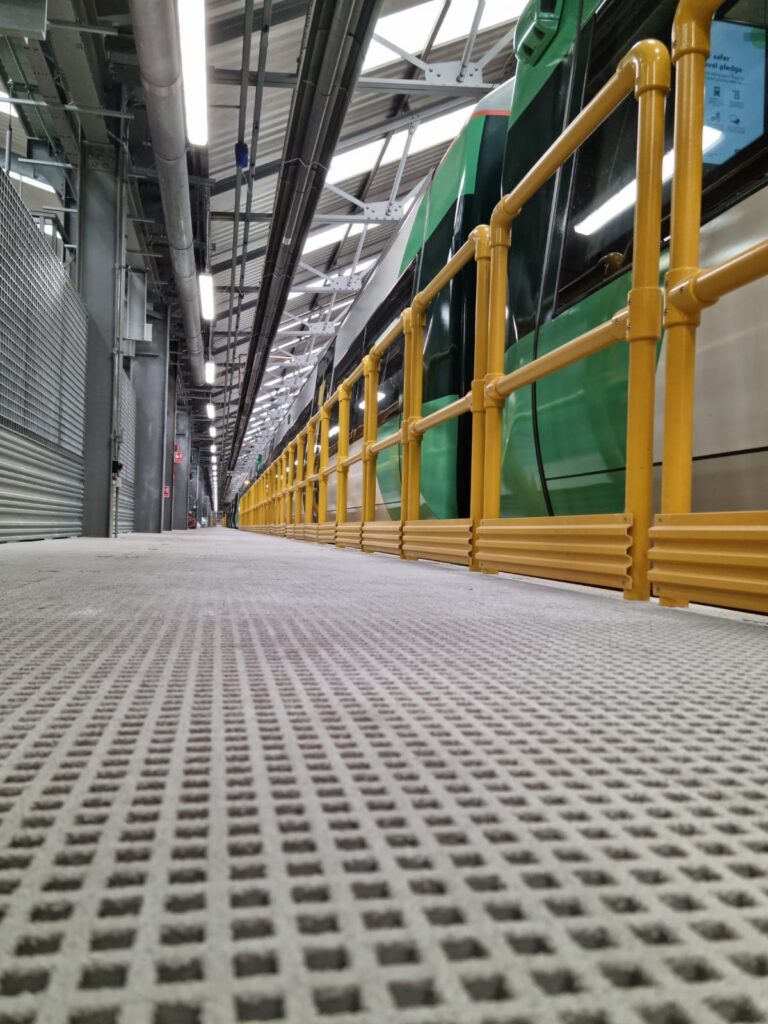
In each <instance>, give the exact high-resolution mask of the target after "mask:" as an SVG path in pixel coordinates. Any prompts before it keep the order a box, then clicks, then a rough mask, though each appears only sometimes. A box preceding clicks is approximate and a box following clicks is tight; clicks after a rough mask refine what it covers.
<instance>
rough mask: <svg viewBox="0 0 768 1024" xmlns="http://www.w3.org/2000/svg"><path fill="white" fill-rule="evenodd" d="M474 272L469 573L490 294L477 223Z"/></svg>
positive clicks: (479, 483) (477, 516) (484, 244)
mask: <svg viewBox="0 0 768 1024" xmlns="http://www.w3.org/2000/svg"><path fill="white" fill-rule="evenodd" d="M474 236H475V270H476V275H477V285H476V289H475V292H476V295H475V353H474V365H473V370H472V391H471V395H472V463H471V477H470V490H469V515H470V518H471V520H472V556H471V559H470V562H469V568H470V571H471V572H477V571H478V569H479V565H478V562H477V531H478V529H479V527H480V520H481V519H482V518H483V474H484V471H485V465H484V463H485V375H486V372H487V369H488V313H489V309H488V303H489V298H490V291H491V247H490V230H489V228H488V226H487V225H486V224H480V225H479V226H478V227H476V228H475V230H474Z"/></svg>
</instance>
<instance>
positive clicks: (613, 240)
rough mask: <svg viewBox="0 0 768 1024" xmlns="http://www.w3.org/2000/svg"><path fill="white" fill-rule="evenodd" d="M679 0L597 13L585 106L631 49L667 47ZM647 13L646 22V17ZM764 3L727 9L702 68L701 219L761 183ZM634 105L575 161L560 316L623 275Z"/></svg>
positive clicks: (767, 141)
mask: <svg viewBox="0 0 768 1024" xmlns="http://www.w3.org/2000/svg"><path fill="white" fill-rule="evenodd" d="M676 6H677V2H676V0H669V2H666V0H665V2H662V3H659V4H650V5H649V4H640V5H632V6H631V7H630V9H629V10H628V9H627V8H628V5H625V4H622V3H619V2H613V3H610V4H606V5H605V6H604V7H603V8H601V10H600V11H599V12H598V15H597V20H596V24H595V33H594V39H593V48H592V54H591V57H590V65H589V70H588V73H587V86H586V93H585V102H587V101H589V100H590V99H591V98H592V97H593V96H594V95H595V93H596V92H597V91H598V90H599V89H600V88H601V87H602V85H603V84H604V83H605V81H606V79H607V77H608V75H609V73H610V70H609V69H611V68H613V67H615V66H616V64H617V62H618V60H619V59H620V58H621V56H622V54H623V53H624V52H625V51H626V50H627V48H628V47H629V45H630V43H631V42H632V40H634V39H640V38H643V37H646V38H647V37H654V38H657V39H663V40H667V41H668V40H669V39H670V37H671V30H672V19H673V17H674V12H675V9H676ZM643 12H645V13H643ZM767 15H768V2H767V0H732V2H731V3H728V4H726V5H724V7H723V8H721V10H720V11H719V12H718V15H717V20H716V21H715V23H714V24H713V26H712V51H711V55H710V59H709V61H708V62H707V79H706V101H705V127H704V135H703V139H702V143H703V147H704V203H703V211H702V212H703V219H704V220H708V219H711V218H712V217H714V216H715V215H716V214H717V213H719V212H721V211H722V210H723V209H725V208H727V207H728V206H730V205H733V204H734V203H735V202H736V201H738V199H739V198H742V197H743V196H744V195H746V194H748V193H749V192H750V191H753V190H754V189H755V188H757V187H759V186H760V184H762V183H764V182H765V168H764V160H765V153H766V149H768V138H767V137H766V109H767V108H768V103H766V87H767V85H768V81H767V79H768V76H767V75H766V35H767V33H766V28H767V25H768V23H767V21H766V16H767ZM673 113H674V103H673V101H672V98H671V97H670V100H669V102H668V103H667V116H666V141H665V153H666V154H667V160H666V161H665V190H664V218H665V223H664V225H663V234H664V235H667V234H668V217H669V203H670V198H671V176H672V169H673V166H674V164H673V159H674V158H673V156H672V154H673ZM636 140H637V104H636V103H635V101H634V100H632V99H629V100H626V101H625V102H624V103H623V104H622V105H621V107H620V108H619V109H618V110H616V111H615V112H614V113H613V114H612V115H611V117H609V118H608V120H607V121H606V122H605V123H604V124H603V125H602V126H601V127H600V128H599V129H598V130H597V131H596V132H595V133H594V135H593V136H592V137H591V138H590V139H589V140H588V141H587V143H586V144H585V145H584V146H583V147H582V148H581V150H580V151H579V152H578V154H577V156H576V165H575V172H574V183H573V188H572V190H571V195H570V202H569V209H568V218H567V229H566V236H565V242H564V246H563V254H562V260H561V266H560V277H559V282H558V309H562V308H564V307H565V306H568V305H570V304H571V303H573V302H576V301H578V300H579V299H581V298H583V297H584V296H585V295H587V294H589V293H590V292H592V291H594V290H596V289H597V288H599V287H600V286H601V285H602V284H603V283H604V282H605V281H606V280H607V279H608V278H611V277H613V276H615V275H617V274H619V273H622V272H625V271H626V270H628V269H629V267H630V265H631V262H632V228H633V217H634V195H635V191H634V190H635V157H636Z"/></svg>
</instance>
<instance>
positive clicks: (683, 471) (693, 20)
mask: <svg viewBox="0 0 768 1024" xmlns="http://www.w3.org/2000/svg"><path fill="white" fill-rule="evenodd" d="M722 2H723V0H698V2H693V3H687V4H685V5H683V4H681V5H680V7H679V8H678V11H677V14H676V16H675V22H674V26H673V30H672V63H673V64H675V139H674V144H675V171H674V176H673V178H672V211H671V225H670V235H671V237H670V247H669V270H668V272H667V278H666V287H667V296H668V298H667V307H666V309H665V310H664V327H665V331H666V335H665V342H664V347H665V349H666V354H665V358H666V367H665V375H666V385H665V386H666V390H665V394H664V450H663V462H662V476H661V511H662V512H663V513H674V512H690V510H691V489H692V475H693V408H694V384H695V369H696V329H697V327H698V326H699V323H700V322H701V312H700V310H698V309H686V308H684V307H683V305H682V304H680V303H677V302H675V301H674V300H670V298H669V295H670V292H671V291H672V289H673V288H674V287H675V285H677V284H679V283H680V282H681V281H684V280H686V278H688V277H690V276H691V275H692V274H694V273H695V271H696V270H698V267H699V258H700V236H701V191H702V167H703V153H702V145H701V138H702V132H703V129H704V79H705V75H706V63H707V57H708V56H709V49H710V30H711V23H712V18H713V16H714V14H715V11H716V10H717V9H718V7H720V6H721V4H722ZM661 603H662V604H664V605H672V606H678V607H679V606H684V605H687V603H688V602H687V601H680V600H675V599H671V598H662V599H661Z"/></svg>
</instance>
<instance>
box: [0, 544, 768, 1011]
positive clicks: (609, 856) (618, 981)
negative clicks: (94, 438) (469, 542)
mask: <svg viewBox="0 0 768 1024" xmlns="http://www.w3.org/2000/svg"><path fill="white" fill-rule="evenodd" d="M0 595H2V603H1V604H0V913H2V915H3V919H2V921H1V922H0V1021H1V1022H2V1024H31V1022H35V1024H116V1022H119V1024H229V1022H234V1024H240V1022H245V1021H273V1022H278V1024H285V1022H289V1024H739V1022H752V1021H768V727H767V726H768V632H766V629H765V627H764V626H762V625H759V624H755V623H752V622H747V621H741V620H740V619H739V618H738V617H734V616H732V617H722V616H716V615H711V614H710V615H705V614H697V613H686V612H672V611H665V610H661V609H658V608H654V607H640V606H633V605H626V604H623V603H622V602H621V601H619V600H617V599H615V598H613V597H609V596H604V595H600V594H595V593H585V592H571V591H566V590H562V589H557V588H554V587H551V586H545V585H537V584H533V583H524V582H519V581H515V580H512V579H491V578H478V577H474V576H470V575H469V574H467V573H466V572H464V571H463V570H453V569H450V568H448V567H442V566H430V565H425V564H418V565H417V564H408V565H403V564H401V563H399V562H397V561H396V560H394V559H390V558H387V557H386V556H365V555H361V554H359V553H358V552H350V551H346V552H340V551H335V550H329V549H325V548H321V547H318V546H314V545H305V544H302V543H301V542H294V541H285V540H278V539H270V538H264V537H256V536H248V535H244V534H235V533H233V532H229V531H223V530H216V531H208V532H200V533H197V534H190V535H181V536H179V535H174V536H166V537H164V538H150V537H125V538H121V539H120V540H119V541H116V542H111V543H110V542H106V541H85V540H82V541H61V542H59V541H50V542H45V543H42V544H36V545H16V546H6V547H3V548H0Z"/></svg>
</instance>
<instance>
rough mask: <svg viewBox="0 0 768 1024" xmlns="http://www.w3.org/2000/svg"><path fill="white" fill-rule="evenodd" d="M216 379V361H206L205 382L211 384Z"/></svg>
mask: <svg viewBox="0 0 768 1024" xmlns="http://www.w3.org/2000/svg"><path fill="white" fill-rule="evenodd" d="M215 380H216V363H212V362H210V361H209V362H207V363H206V364H205V383H206V384H213V382H214V381H215Z"/></svg>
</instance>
